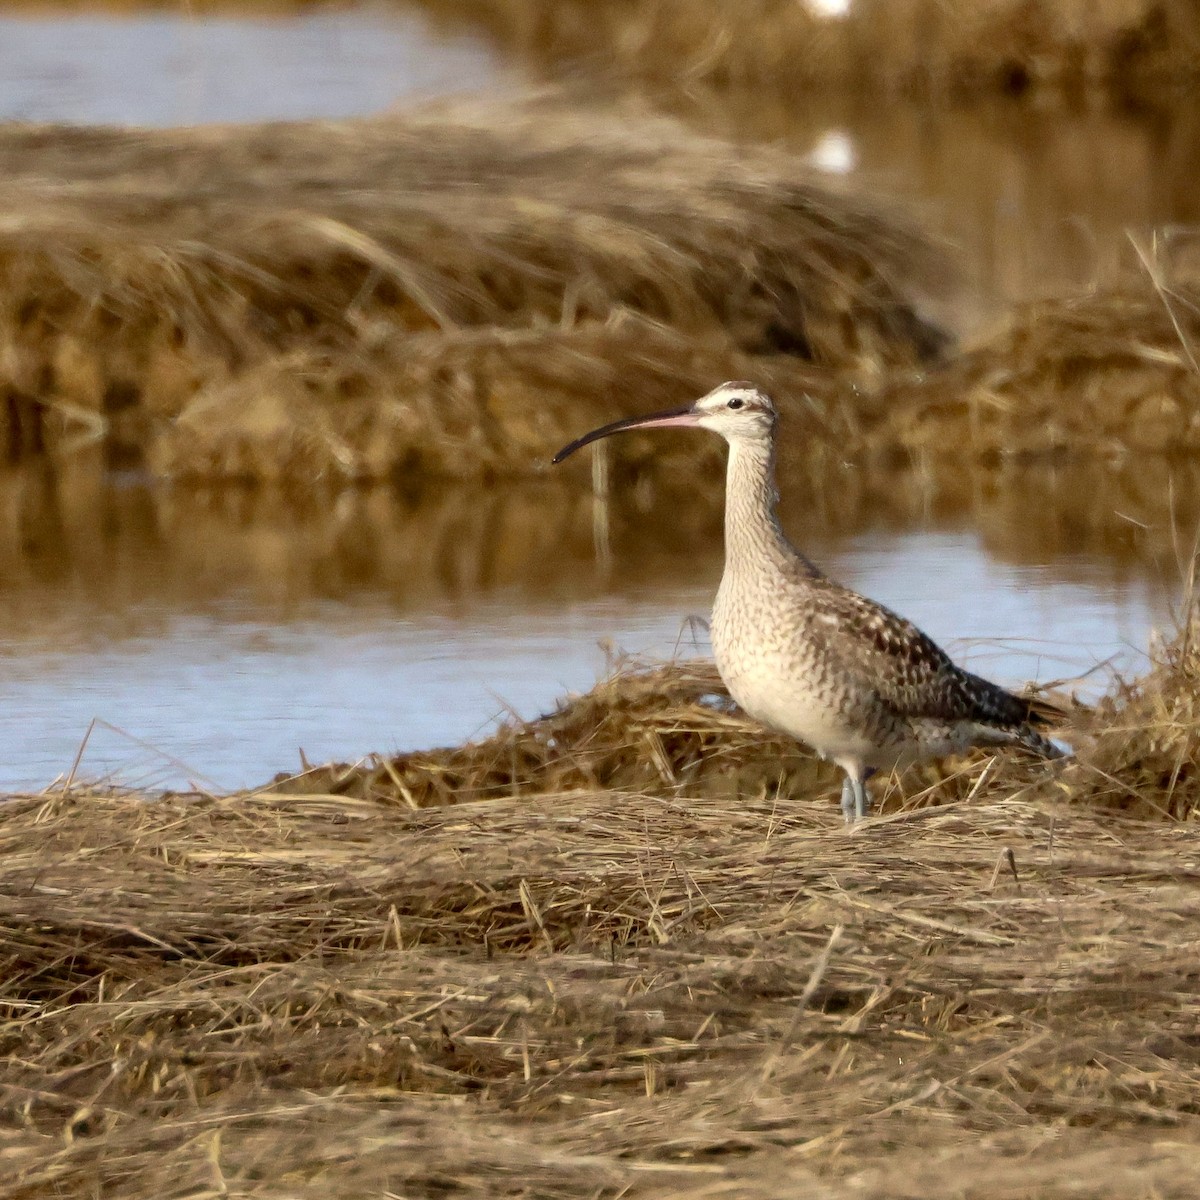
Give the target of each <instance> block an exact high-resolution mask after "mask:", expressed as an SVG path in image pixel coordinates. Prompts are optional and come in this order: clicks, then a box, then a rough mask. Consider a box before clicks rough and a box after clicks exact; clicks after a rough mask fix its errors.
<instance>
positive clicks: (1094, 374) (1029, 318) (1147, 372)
mask: <svg viewBox="0 0 1200 1200" xmlns="http://www.w3.org/2000/svg"><path fill="white" fill-rule="evenodd" d="M1197 346H1200V290H1197V288H1196V287H1195V285H1194V284H1180V285H1177V286H1173V287H1171V288H1170V289H1169V290H1164V291H1161V292H1160V291H1159V290H1157V289H1156V288H1155V287H1154V286H1153V285H1152V284H1151V283H1149V282H1143V283H1139V284H1131V285H1128V286H1126V287H1122V288H1119V289H1117V290H1115V291H1112V292H1107V293H1104V292H1101V293H1095V294H1090V295H1086V296H1080V297H1074V298H1069V299H1063V300H1052V301H1044V302H1040V303H1036V304H1032V305H1027V306H1024V307H1022V308H1020V309H1018V310H1017V311H1016V312H1014V313H1013V314H1012V315H1011V316H1010V317H1009V318H1007V320H1006V322H1005V324H1004V327H1003V328H1002V329H1000V330H999V331H998V332H997V333H996V334H995V335H993V336H992V337H990V338H988V339H987V340H984V341H981V342H980V343H979V344H978V345H977V346H975V347H972V348H969V349H967V350H965V351H964V352H963V353H962V354H960V355H958V356H956V358H955V359H954V361H953V362H951V363H949V364H948V365H947V366H946V367H945V368H943V369H937V370H933V371H930V372H928V373H925V374H923V375H921V376H920V377H919V378H916V379H914V380H911V381H904V382H899V383H897V384H896V385H895V386H893V387H891V388H889V389H887V390H886V393H885V394H882V395H880V396H878V397H877V398H876V399H875V402H874V406H873V411H874V412H875V413H876V414H878V417H879V419H878V421H877V422H876V423H874V424H873V426H872V428H871V429H870V432H869V439H868V447H867V448H868V450H874V451H875V452H877V453H879V454H882V455H885V456H890V457H893V458H895V457H896V456H897V455H898V456H899V457H901V458H905V459H909V460H917V461H924V462H930V461H933V460H936V459H938V458H944V457H947V456H950V457H953V458H954V460H955V461H956V462H958V463H959V464H960V465H961V464H962V462H963V460H964V458H966V459H968V460H971V461H973V463H974V465H976V466H985V465H996V464H999V463H1000V462H1003V461H1006V460H1007V461H1014V460H1021V459H1036V458H1046V457H1052V456H1061V455H1070V456H1082V457H1095V458H1102V459H1103V458H1108V459H1116V460H1122V459H1126V458H1128V456H1130V455H1134V454H1139V453H1140V454H1145V453H1151V454H1163V455H1172V454H1180V455H1187V454H1194V453H1195V452H1196V451H1197V450H1198V449H1200V363H1198V362H1197V360H1196V349H1195V348H1196V347H1197Z"/></svg>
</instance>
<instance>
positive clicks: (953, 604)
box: [0, 486, 1173, 791]
mask: <svg viewBox="0 0 1200 1200" xmlns="http://www.w3.org/2000/svg"><path fill="white" fill-rule="evenodd" d="M0 499H4V500H5V501H6V504H5V508H6V512H7V514H8V515H9V516H10V518H11V517H12V515H13V513H14V512H15V511H16V508H17V507H20V506H16V505H14V504H13V503H12V499H13V493H12V491H11V490H5V489H0ZM459 500H460V501H461V503H459V502H458V501H456V500H455V499H454V498H451V499H450V500H445V501H443V502H442V503H440V504H438V505H436V506H434V507H433V508H432V509H424V508H419V509H417V510H413V511H406V510H405V508H404V506H403V505H398V504H397V503H396V502H395V501H394V499H392V498H388V497H384V496H382V495H380V496H366V497H360V498H359V500H358V501H357V502H355V503H349V504H347V507H346V511H345V513H344V514H343V516H342V517H341V518H340V519H337V518H332V519H325V518H321V517H319V516H317V515H315V514H309V515H306V514H304V513H295V512H292V510H290V509H289V508H288V507H287V506H286V505H282V506H280V507H277V508H274V509H269V510H268V511H266V512H264V511H263V510H262V508H261V506H255V505H251V506H250V507H249V508H247V509H245V510H242V509H239V508H238V507H237V506H236V505H235V506H234V507H233V508H232V509H231V508H230V507H228V506H225V505H220V504H218V505H217V507H216V509H215V511H214V510H213V509H211V508H206V507H205V506H204V505H203V504H202V503H199V502H196V503H195V504H193V503H191V502H190V501H188V500H187V498H185V497H176V498H174V499H171V498H164V496H163V495H162V494H161V493H158V492H155V491H154V490H153V489H149V488H143V487H141V486H134V487H124V488H118V489H112V488H109V487H106V486H101V487H100V488H99V489H98V490H97V491H96V492H94V493H90V494H89V493H86V492H83V493H79V494H72V493H69V492H68V493H67V498H66V499H65V500H64V499H63V498H62V497H60V498H59V500H58V502H57V503H55V504H51V505H49V506H46V505H42V506H40V507H39V506H37V505H34V506H33V507H32V508H30V507H29V506H28V505H25V506H24V516H22V517H20V518H19V519H17V520H15V522H13V523H11V524H8V525H7V526H5V528H6V529H7V532H8V535H9V536H8V537H7V539H6V540H4V541H3V542H0V567H2V568H3V570H2V573H0V606H2V608H3V612H4V614H5V618H4V622H3V625H2V627H0V746H2V747H3V748H4V753H3V755H0V791H12V790H25V789H31V790H32V789H38V788H41V787H44V786H46V785H47V784H49V783H50V782H51V781H52V780H54V779H55V778H56V777H59V776H62V775H65V774H66V773H68V772H69V771H70V770H71V767H72V763H73V760H74V758H75V755H76V752H77V750H78V749H79V746H80V744H81V743H82V741H83V739H84V737H85V734H87V732H88V729H89V726H90V725H91V723H92V721H93V720H96V721H97V722H100V724H98V725H97V727H96V729H95V730H93V732H92V734H91V736H90V738H89V739H88V744H87V748H86V751H85V753H84V755H83V759H82V762H81V765H80V769H79V774H80V775H81V776H82V777H86V778H92V779H96V778H112V779H115V780H118V781H120V782H123V783H126V784H130V785H137V786H142V787H168V786H170V787H182V786H188V785H189V784H190V783H195V784H198V785H201V786H205V787H211V788H218V789H223V788H233V787H237V786H243V785H252V784H255V783H261V782H263V781H265V780H266V779H267V778H269V777H270V776H271V775H272V774H273V773H275V772H276V771H280V770H295V769H298V768H299V767H300V765H301V759H300V752H301V751H303V753H304V754H305V755H306V756H307V758H308V759H309V761H312V762H318V761H324V760H328V759H342V760H350V761H353V760H354V759H357V758H360V757H362V756H364V755H366V754H369V753H372V752H378V751H389V750H397V749H411V748H417V747H427V746H433V745H438V744H450V743H455V742H458V741H460V740H462V739H463V738H466V737H470V736H472V735H474V734H478V733H481V732H484V731H486V730H487V729H488V728H490V727H491V726H492V725H493V723H494V722H495V720H496V719H497V718H498V717H499V716H502V715H503V714H504V713H506V712H509V711H515V712H516V713H518V714H520V715H521V716H526V717H530V716H536V715H537V714H538V713H540V712H543V711H546V710H547V709H549V708H551V707H552V706H553V704H554V702H555V700H556V699H557V698H559V697H561V696H562V695H564V694H565V693H566V692H568V691H570V690H583V689H586V688H587V687H589V686H590V685H591V684H592V683H593V682H594V681H595V679H596V678H597V677H598V676H599V675H600V674H601V673H603V671H604V669H605V663H606V659H607V656H608V653H609V652H611V651H612V650H613V649H620V650H623V651H627V652H630V653H634V654H645V655H648V656H652V657H656V658H662V657H668V656H670V655H672V654H674V653H683V654H688V653H696V652H704V651H705V650H706V649H707V641H706V639H705V635H704V632H703V630H702V629H697V628H695V627H694V626H693V625H691V624H689V622H688V618H689V617H691V616H698V617H705V616H706V615H707V612H708V608H709V604H710V602H711V598H712V594H713V591H714V589H715V586H716V582H717V580H718V578H719V575H720V566H721V564H720V549H719V545H717V544H715V543H714V542H713V541H712V539H711V538H708V539H704V540H703V541H701V542H700V543H699V544H697V541H696V540H695V538H694V537H689V536H687V535H686V534H685V533H684V532H683V530H682V521H681V520H680V518H679V515H678V514H677V513H675V514H673V513H671V512H670V511H658V510H656V511H652V512H650V513H648V514H646V516H645V518H644V524H643V522H633V523H630V524H629V525H628V527H626V528H624V529H623V532H622V536H621V537H619V538H617V539H616V542H615V545H614V558H613V560H612V561H611V564H610V565H609V566H608V567H607V569H605V568H604V567H603V566H602V564H601V562H600V561H599V560H598V559H597V558H596V556H595V553H594V551H593V550H592V548H591V544H590V536H589V534H590V531H589V530H588V528H587V527H586V513H587V505H586V504H584V505H582V506H580V510H581V517H580V520H582V522H583V524H582V525H581V523H580V520H576V519H575V518H574V517H573V516H570V515H569V514H567V513H565V510H564V511H560V508H561V506H557V507H556V503H555V499H554V497H552V496H547V495H546V494H544V493H541V492H536V491H535V492H534V493H533V494H530V495H528V496H526V497H521V496H520V495H517V496H505V495H501V496H498V497H497V498H496V500H495V504H494V507H493V508H492V509H491V510H490V511H487V508H488V506H487V504H486V503H485V502H484V501H483V499H482V498H481V497H478V496H476V497H472V496H464V497H461V498H459ZM335 507H336V506H335ZM206 514H207V515H206ZM789 524H790V525H792V527H793V528H794V529H795V530H796V534H797V536H800V537H802V538H803V539H804V540H805V541H806V548H807V549H808V550H809V551H810V552H811V553H812V554H813V556H814V557H816V558H817V559H818V560H819V561H820V562H821V563H822V565H824V566H825V567H826V569H828V570H829V571H830V572H831V573H833V574H834V575H836V576H837V577H839V578H841V579H844V580H846V581H847V582H849V583H851V584H854V585H855V586H857V587H859V588H861V589H863V590H865V591H866V592H868V593H869V594H871V595H873V596H875V597H877V598H879V599H881V600H883V601H884V602H886V603H888V604H890V605H892V606H893V607H894V608H896V609H898V610H899V611H901V612H903V613H904V614H905V615H907V616H910V617H912V618H914V619H915V620H917V621H918V622H919V623H920V624H922V625H923V626H924V627H925V628H926V629H927V630H928V631H929V632H930V633H931V634H932V635H933V636H934V637H936V638H938V639H939V640H941V641H943V642H944V644H946V645H947V647H948V648H949V649H950V650H951V651H952V652H954V653H955V654H956V656H957V657H958V658H959V659H960V660H961V661H964V662H966V663H968V664H969V665H971V666H972V667H974V668H976V669H977V670H980V671H982V672H984V673H987V674H989V675H992V676H993V677H995V678H997V679H1000V680H1002V681H1005V682H1008V683H1014V684H1016V683H1020V682H1023V681H1025V680H1027V679H1039V680H1041V681H1043V682H1044V681H1048V680H1054V679H1059V678H1062V677H1066V676H1076V675H1080V674H1082V673H1085V672H1087V671H1089V670H1090V669H1092V668H1094V667H1096V666H1097V664H1101V663H1105V662H1109V663H1111V664H1112V665H1113V666H1115V667H1119V668H1121V669H1122V670H1124V671H1126V672H1128V671H1135V670H1137V669H1139V668H1140V667H1141V666H1143V665H1144V662H1145V659H1144V653H1143V652H1144V650H1145V648H1146V646H1147V640H1148V637H1149V633H1150V630H1151V628H1152V626H1154V625H1156V624H1159V625H1161V624H1162V623H1163V622H1164V621H1165V620H1166V617H1167V611H1168V607H1169V604H1170V601H1171V597H1172V594H1173V588H1172V586H1171V580H1170V575H1169V572H1168V573H1165V574H1164V573H1161V572H1157V571H1155V570H1152V569H1150V568H1147V567H1145V566H1144V565H1139V564H1136V563H1133V564H1131V563H1128V562H1127V563H1124V564H1123V565H1116V564H1114V563H1113V561H1112V560H1111V559H1110V558H1109V557H1108V556H1106V555H1103V554H1093V555H1088V554H1076V555H1072V556H1070V557H1062V556H1057V555H1050V556H1044V555H1039V553H1038V552H1037V551H1036V550H1034V551H1031V552H1023V553H1022V554H1021V556H1020V557H1021V561H1011V562H1005V561H1000V560H999V559H997V558H996V557H995V555H993V554H992V553H990V552H989V550H988V549H987V548H986V547H985V546H984V545H983V544H982V542H981V540H980V537H979V535H978V534H976V533H974V532H972V531H970V530H969V529H964V528H961V527H955V526H954V525H949V526H947V525H945V524H944V523H943V524H942V525H941V527H938V526H937V525H935V524H933V523H930V522H924V523H921V522H918V527H916V528H911V529H907V530H896V529H888V528H880V527H878V525H875V526H871V525H870V524H869V523H868V525H867V526H866V527H864V528H861V529H859V530H858V531H855V530H853V529H848V530H846V531H845V532H843V533H840V534H834V533H827V534H825V535H821V534H819V533H814V532H812V530H811V527H809V525H808V523H807V522H801V523H799V524H800V527H799V528H796V527H797V522H795V521H794V520H790V521H789ZM806 529H808V532H805V530H806ZM601 643H607V644H608V645H607V649H606V648H605V647H603V646H602V645H601ZM1109 677H1110V676H1109V672H1108V671H1107V670H1103V671H1099V672H1097V673H1096V674H1094V675H1093V676H1090V677H1088V678H1087V679H1085V680H1084V681H1083V683H1082V684H1081V691H1082V692H1083V693H1084V694H1085V695H1086V694H1095V693H1096V692H1097V691H1099V690H1100V689H1101V688H1102V687H1103V686H1104V684H1105V683H1106V681H1107V680H1108V679H1109Z"/></svg>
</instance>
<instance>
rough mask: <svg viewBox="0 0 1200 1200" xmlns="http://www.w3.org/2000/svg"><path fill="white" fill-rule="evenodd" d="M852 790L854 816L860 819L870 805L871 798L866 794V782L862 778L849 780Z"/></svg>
mask: <svg viewBox="0 0 1200 1200" xmlns="http://www.w3.org/2000/svg"><path fill="white" fill-rule="evenodd" d="M851 783H852V786H853V790H854V818H855V820H857V821H861V820H862V819H863V817H865V816H866V815H867V811H868V810H869V809H870V807H871V798H870V796H868V795H867V784H866V780H864V779H854V780H851Z"/></svg>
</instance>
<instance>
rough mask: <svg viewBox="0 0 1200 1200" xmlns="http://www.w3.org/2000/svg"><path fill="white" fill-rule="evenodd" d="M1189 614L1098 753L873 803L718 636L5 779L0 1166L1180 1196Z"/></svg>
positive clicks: (1104, 716)
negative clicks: (765, 736)
mask: <svg viewBox="0 0 1200 1200" xmlns="http://www.w3.org/2000/svg"><path fill="white" fill-rule="evenodd" d="M1197 620H1198V618H1197V617H1196V614H1195V613H1194V612H1193V613H1192V614H1191V617H1190V619H1189V622H1188V623H1187V624H1186V626H1185V628H1184V630H1183V632H1182V633H1181V634H1180V636H1179V638H1178V639H1177V640H1176V641H1175V642H1174V643H1173V644H1172V645H1171V646H1170V647H1168V648H1167V649H1165V650H1164V652H1163V655H1162V660H1161V662H1160V665H1159V666H1158V667H1157V668H1156V669H1155V671H1154V672H1153V673H1152V674H1151V675H1150V676H1149V677H1148V678H1147V679H1145V680H1143V681H1141V682H1140V683H1138V684H1137V685H1132V686H1129V687H1124V688H1121V689H1118V690H1117V691H1116V692H1115V693H1114V695H1113V696H1112V697H1111V698H1110V699H1109V700H1108V701H1107V702H1106V703H1105V704H1104V705H1102V706H1101V707H1100V708H1099V709H1097V710H1095V711H1080V712H1078V713H1077V714H1076V715H1075V717H1074V719H1073V731H1072V737H1073V738H1074V740H1075V743H1076V745H1077V747H1078V750H1079V754H1078V757H1077V759H1076V760H1075V761H1074V762H1072V763H1069V764H1066V765H1065V766H1063V767H1056V766H1054V765H1048V764H1043V763H1036V762H1031V761H1028V760H1025V759H1021V758H1017V757H1011V756H1010V757H1001V758H997V759H987V758H981V759H978V760H974V761H971V762H968V763H966V764H960V765H959V767H958V768H956V769H954V770H953V771H952V773H950V774H948V775H946V776H945V777H943V778H940V779H933V781H932V783H931V782H930V779H929V778H927V779H925V780H922V781H919V790H916V791H914V789H913V785H912V784H911V783H910V784H907V785H905V787H903V788H901V789H897V790H895V791H894V792H893V793H892V794H891V795H889V797H888V799H887V803H886V806H885V815H884V816H883V817H882V818H880V819H877V820H874V821H872V822H870V823H868V824H867V825H866V826H865V827H862V828H860V829H858V830H855V831H853V832H850V833H847V832H845V831H844V830H843V829H842V827H841V825H840V819H839V817H838V814H837V810H836V807H835V804H834V801H833V796H832V792H831V791H827V790H826V789H825V788H824V779H825V777H818V776H815V775H814V774H813V765H812V763H811V762H810V761H807V760H806V759H805V756H803V755H801V754H799V753H798V752H796V751H794V750H790V751H789V750H787V749H786V748H784V747H783V746H781V745H780V744H778V743H775V742H771V741H763V740H762V738H761V736H756V735H755V734H754V732H753V731H752V730H751V729H750V728H749V727H748V726H746V725H745V724H744V722H742V721H741V720H740V719H739V718H738V717H736V716H735V715H733V714H730V713H728V712H723V711H721V710H720V709H719V708H714V707H712V706H711V705H708V704H704V703H701V701H700V698H701V697H702V696H704V695H705V694H708V693H709V692H711V691H712V690H713V689H714V688H715V682H714V678H713V676H712V674H711V671H710V670H708V669H706V668H704V667H703V666H700V665H693V666H676V667H672V668H657V669H654V670H650V671H646V670H643V671H634V672H627V673H626V674H625V675H623V676H621V677H619V678H618V679H617V680H615V681H611V682H609V683H608V684H606V685H603V686H602V687H601V688H600V689H598V690H597V691H596V692H595V693H592V694H591V695H589V696H585V697H581V698H578V699H576V700H574V701H573V702H571V703H570V704H568V705H567V706H565V707H564V708H563V709H562V710H561V711H560V712H558V713H557V714H554V715H552V716H551V717H549V718H547V719H545V720H543V721H541V722H536V723H533V724H530V725H527V726H520V727H516V726H515V727H513V728H512V729H509V730H505V731H502V732H501V734H499V735H498V736H497V737H495V738H493V739H491V740H490V741H488V742H486V743H483V744H481V745H479V746H476V747H474V748H458V749H455V750H450V751H446V752H442V753H441V754H426V755H419V756H409V757H406V758H402V759H397V760H394V761H393V762H391V763H388V764H383V763H379V764H373V765H370V766H368V767H362V768H359V769H357V770H355V771H346V772H343V773H342V774H343V776H344V778H342V779H340V780H339V779H337V778H335V777H334V775H333V773H332V772H328V773H325V774H322V773H320V772H313V773H310V775H309V776H307V777H305V778H298V779H293V780H290V781H285V782H281V783H279V784H277V785H276V786H275V787H274V788H272V789H268V790H263V791H260V792H256V793H247V794H240V795H236V796H230V797H225V798H217V797H207V796H201V795H177V796H166V797H159V798H153V799H150V798H147V797H140V796H132V795H120V794H110V793H101V792H95V791H93V790H89V789H87V788H76V789H74V790H72V791H69V792H67V793H66V794H63V793H61V792H59V793H56V794H53V795H43V796H39V797H29V798H13V799H10V800H9V801H7V802H6V804H5V806H4V808H3V810H2V812H0V854H2V855H3V860H4V863H5V871H4V877H3V879H2V880H0V979H2V980H3V983H2V984H0V1011H3V1013H4V1014H5V1016H4V1025H3V1046H2V1049H3V1053H4V1054H5V1056H6V1064H7V1065H6V1068H5V1071H4V1075H3V1081H2V1082H3V1091H2V1097H3V1101H2V1103H3V1107H2V1109H0V1112H2V1114H3V1116H2V1121H0V1139H2V1143H3V1148H4V1153H3V1155H0V1189H2V1190H3V1192H4V1194H5V1195H6V1196H12V1197H14V1198H18V1200H25V1198H28V1200H32V1198H33V1197H41V1196H45V1195H50V1194H53V1195H56V1196H62V1197H68V1196H80V1197H85V1196H88V1197H90V1196H94V1195H96V1194H103V1195H104V1196H106V1197H113V1198H117V1200H119V1198H122V1197H129V1198H133V1197H145V1196H151V1195H152V1196H155V1197H158V1198H179V1200H183V1198H184V1197H198V1196H210V1195H211V1196H225V1195H230V1196H235V1195H236V1196H247V1197H252V1196H262V1197H266V1196H279V1197H284V1196H288V1197H308V1196H311V1197H314V1198H315V1197H318V1196H320V1197H329V1196H333V1197H339V1196H344V1197H352V1196H353V1197H357V1196H362V1195H370V1194H380V1195H393V1196H405V1197H433V1196H473V1195H480V1196H483V1195H488V1196H494V1195H512V1196H525V1197H535V1196H536V1197H541V1196H545V1197H549V1196H578V1197H608V1196H613V1197H615V1196H618V1195H634V1196H656V1197H661V1196H668V1197H670V1196H680V1197H682V1196H684V1195H696V1194H702V1195H707V1196H717V1197H722V1196H727V1197H733V1196H739V1197H745V1196H749V1197H763V1198H764V1200H765V1198H766V1197H768V1196H772V1197H774V1196H780V1195H794V1196H807V1195H813V1194H820V1195H829V1196H835V1197H840V1196H846V1197H850V1196H855V1197H863V1196H866V1197H879V1198H880V1200H883V1198H884V1197H913V1198H914V1200H915V1198H917V1197H923V1196H927V1195H933V1194H954V1195H959V1196H963V1197H978V1198H980V1200H982V1198H983V1197H988V1198H994V1197H1002V1198H1004V1197H1011V1198H1013V1200H1017V1198H1019V1197H1028V1196H1032V1195H1036V1196H1038V1197H1067V1196H1078V1195H1087V1196H1097V1197H1099V1196H1105V1197H1114V1198H1116V1197H1122V1198H1123V1197H1128V1196H1145V1197H1151V1196H1154V1197H1164V1196H1170V1197H1181V1198H1182V1197H1185V1196H1190V1195H1193V1194H1195V1189H1196V1187H1197V1185H1198V1184H1200V1165H1198V1164H1200V1157H1198V1156H1197V1151H1198V1149H1200V1103H1198V1101H1197V1096H1198V1095H1200V1053H1198V1048H1197V1037H1196V1029H1197V1018H1198V1017H1200V972H1198V971H1197V967H1196V953H1197V950H1198V949H1200V943H1198V942H1197V939H1196V938H1195V936H1193V934H1192V933H1191V932H1190V931H1191V930H1192V927H1193V925H1194V923H1195V919H1196V917H1197V915H1198V913H1200V859H1197V856H1196V853H1195V844H1194V843H1195V838H1194V836H1193V833H1192V829H1191V819H1193V818H1194V817H1195V814H1196V813H1197V812H1198V811H1200V777H1197V776H1196V775H1195V768H1194V764H1195V762H1196V761H1198V760H1200V744H1198V740H1200V733H1198V732H1197V731H1198V730H1200V719H1198V718H1200V713H1197V712H1196V706H1197V703H1198V701H1197V696H1198V695H1200V688H1198V687H1197V682H1198V680H1200V640H1198V639H1197V629H1196V622H1197ZM385 777H386V778H385ZM386 780H391V782H390V783H388V782H386ZM485 796H486V797H491V798H488V799H483V798H481V797H485ZM423 805H430V807H423ZM1139 817H1153V818H1154V819H1152V820H1145V819H1138V818H1139ZM1184 822H1187V823H1186V824H1185V823H1184Z"/></svg>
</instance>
